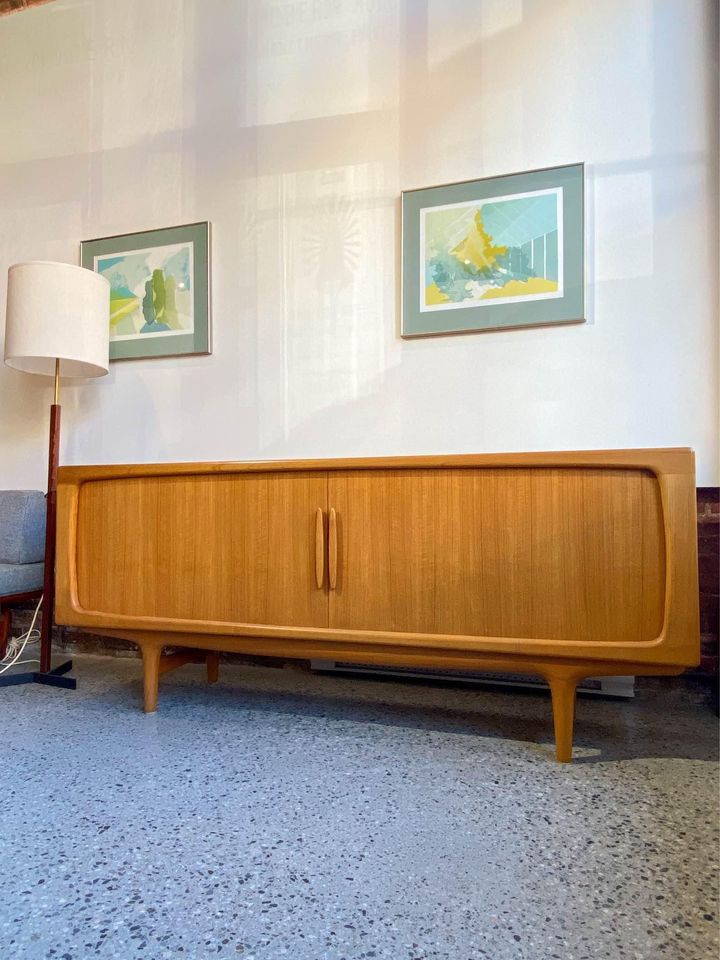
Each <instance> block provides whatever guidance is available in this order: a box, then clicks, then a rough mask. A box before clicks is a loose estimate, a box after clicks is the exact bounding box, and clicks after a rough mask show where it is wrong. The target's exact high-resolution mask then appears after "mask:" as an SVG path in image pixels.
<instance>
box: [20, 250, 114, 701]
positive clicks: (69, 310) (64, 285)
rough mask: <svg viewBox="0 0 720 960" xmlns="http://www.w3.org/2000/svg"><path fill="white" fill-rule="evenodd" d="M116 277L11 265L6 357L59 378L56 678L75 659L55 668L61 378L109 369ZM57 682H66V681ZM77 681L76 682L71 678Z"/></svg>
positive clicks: (45, 628)
mask: <svg viewBox="0 0 720 960" xmlns="http://www.w3.org/2000/svg"><path fill="white" fill-rule="evenodd" d="M109 335H110V284H109V283H108V281H107V280H106V279H105V278H104V277H101V276H100V274H98V273H93V271H92V270H86V269H85V268H84V267H76V266H73V265H72V264H69V263H52V262H50V261H47V260H33V261H30V262H28V263H16V264H15V265H14V266H12V267H10V269H9V271H8V288H7V313H6V316H5V363H6V364H7V365H8V366H9V367H14V368H15V369H16V370H22V371H23V372H24V373H35V374H41V375H44V376H50V377H54V378H55V391H54V395H53V403H52V406H51V407H50V444H49V452H48V483H47V527H46V531H45V570H44V578H45V582H44V587H43V604H42V625H41V628H40V671H39V673H36V674H35V675H34V679H35V680H37V681H38V682H40V683H50V684H52V683H53V680H54V678H56V677H57V678H59V677H60V675H61V674H62V673H66V672H67V670H69V669H70V666H72V664H71V663H70V664H62V665H61V666H60V667H57V668H56V669H54V670H52V669H51V650H52V626H53V615H54V608H55V533H56V500H57V470H58V459H59V453H60V404H59V392H60V379H61V378H63V379H64V378H69V377H83V378H86V377H101V376H103V375H104V374H106V373H107V372H108V365H109ZM58 685H62V686H67V685H68V684H67V682H64V683H62V682H60V683H58ZM73 685H74V684H73Z"/></svg>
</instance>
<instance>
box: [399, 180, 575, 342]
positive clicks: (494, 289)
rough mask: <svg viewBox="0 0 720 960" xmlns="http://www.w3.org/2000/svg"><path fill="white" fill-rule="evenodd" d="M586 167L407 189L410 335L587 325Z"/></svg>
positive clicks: (405, 306)
mask: <svg viewBox="0 0 720 960" xmlns="http://www.w3.org/2000/svg"><path fill="white" fill-rule="evenodd" d="M583 184H584V173H583V164H581V163H577V164H571V165H569V166H563V167H548V168H546V169H544V170H532V171H529V172H527V173H513V174H508V175H505V176H500V177H487V178H485V179H483V180H467V181H465V182H463V183H452V184H447V185H445V186H439V187H425V188H423V189H418V190H406V191H404V192H403V194H402V321H401V335H402V336H403V337H421V336H437V335H440V334H447V333H471V332H479V331H484V330H499V329H503V328H510V327H530V326H543V325H547V324H560V323H580V322H582V321H583V320H584V319H585V293H584V285H585V284H584V260H585V254H584V189H583Z"/></svg>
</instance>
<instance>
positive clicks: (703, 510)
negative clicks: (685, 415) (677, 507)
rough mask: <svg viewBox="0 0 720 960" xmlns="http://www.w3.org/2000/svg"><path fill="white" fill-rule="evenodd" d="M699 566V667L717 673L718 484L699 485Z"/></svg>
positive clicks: (719, 653) (719, 614)
mask: <svg viewBox="0 0 720 960" xmlns="http://www.w3.org/2000/svg"><path fill="white" fill-rule="evenodd" d="M697 510H698V567H699V571H698V572H699V580H700V638H701V640H700V644H701V645H700V656H701V660H700V667H699V670H698V672H699V673H702V674H704V675H706V676H714V677H717V676H718V662H719V661H720V640H719V639H718V621H719V620H720V549H719V545H720V488H718V487H698V492H697Z"/></svg>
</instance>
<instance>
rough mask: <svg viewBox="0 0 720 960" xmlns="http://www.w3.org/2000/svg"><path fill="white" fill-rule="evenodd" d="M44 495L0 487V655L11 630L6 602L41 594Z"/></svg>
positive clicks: (36, 491)
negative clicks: (1, 488) (0, 488)
mask: <svg viewBox="0 0 720 960" xmlns="http://www.w3.org/2000/svg"><path fill="white" fill-rule="evenodd" d="M44 555H45V495H44V494H43V493H41V491H39V490H0V658H1V657H3V656H4V655H5V647H6V644H7V638H8V637H9V635H10V630H11V613H10V605H11V604H14V603H21V602H23V601H25V600H32V599H33V598H35V597H39V596H40V595H41V594H42V589H43V567H44V564H43V558H44Z"/></svg>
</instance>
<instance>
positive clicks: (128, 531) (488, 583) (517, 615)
mask: <svg viewBox="0 0 720 960" xmlns="http://www.w3.org/2000/svg"><path fill="white" fill-rule="evenodd" d="M56 619H57V622H58V623H61V624H69V625H74V626H77V627H81V628H84V629H86V630H88V631H91V632H94V633H100V634H107V635H110V636H115V637H124V638H127V639H129V640H132V641H135V642H136V643H137V644H138V645H139V646H140V648H141V650H142V655H143V662H144V685H145V710H146V711H154V710H155V709H156V705H157V694H158V680H159V676H160V674H162V673H164V672H165V671H166V670H169V669H172V668H173V667H175V666H179V665H180V664H182V663H186V662H189V661H191V660H198V659H202V660H207V664H208V678H209V679H210V680H213V679H216V678H217V670H218V652H219V651H236V652H241V653H248V654H264V655H268V656H276V657H299V658H321V659H326V660H348V659H351V660H352V661H353V662H365V663H368V664H387V665H396V666H419V667H424V668H433V667H437V668H443V669H448V668H452V669H468V670H477V669H482V670H489V671H493V670H498V671H517V672H519V673H524V674H526V673H535V674H539V675H540V676H542V677H545V678H546V679H547V681H548V683H549V685H550V689H551V693H552V705H553V715H554V725H555V741H556V755H557V758H558V760H561V761H569V760H570V759H571V756H572V736H573V719H574V706H575V688H576V685H577V683H578V681H579V680H581V679H583V678H585V677H588V676H609V675H623V674H644V675H647V674H677V673H681V672H682V671H683V669H684V668H685V667H688V666H691V665H694V664H696V663H697V662H698V657H699V630H698V587H697V544H696V518H695V473H694V457H693V453H692V451H690V450H687V449H662V450H610V451H582V452H576V453H569V452H562V453H524V454H483V455H461V456H434V457H393V458H382V459H345V460H306V461H291V462H279V463H272V462H258V463H180V464H133V465H123V466H88V467H63V468H61V469H60V471H59V489H58V554H57V599H56ZM164 647H172V648H174V649H175V650H176V651H177V652H175V653H167V654H164V653H163V648H164ZM184 648H190V649H184Z"/></svg>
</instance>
